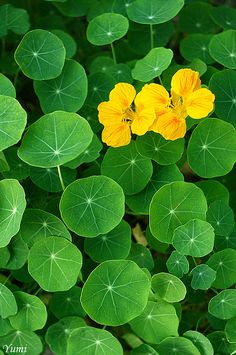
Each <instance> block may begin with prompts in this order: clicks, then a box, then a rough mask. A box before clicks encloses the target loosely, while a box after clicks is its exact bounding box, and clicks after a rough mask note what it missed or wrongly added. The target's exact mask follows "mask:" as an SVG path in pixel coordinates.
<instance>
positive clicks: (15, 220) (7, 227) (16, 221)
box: [0, 179, 26, 248]
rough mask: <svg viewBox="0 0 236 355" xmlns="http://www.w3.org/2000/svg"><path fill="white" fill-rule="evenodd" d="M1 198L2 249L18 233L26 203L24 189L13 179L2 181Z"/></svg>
mask: <svg viewBox="0 0 236 355" xmlns="http://www.w3.org/2000/svg"><path fill="white" fill-rule="evenodd" d="M0 196H1V197H0V235H1V240H0V248H2V247H5V246H6V245H7V244H9V242H10V240H11V238H12V237H13V236H14V235H15V234H16V233H18V231H19V229H20V224H21V219H22V215H23V213H24V210H25V207H26V201H25V193H24V189H23V187H22V186H21V185H20V184H19V182H18V181H17V180H13V179H5V180H1V181H0Z"/></svg>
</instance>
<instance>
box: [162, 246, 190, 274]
mask: <svg viewBox="0 0 236 355" xmlns="http://www.w3.org/2000/svg"><path fill="white" fill-rule="evenodd" d="M166 266H167V270H168V271H169V272H170V273H171V274H173V275H175V276H177V277H182V276H183V275H184V274H187V273H188V271H189V262H188V259H187V258H186V256H185V255H182V254H179V253H178V252H177V251H175V250H174V251H172V253H171V254H170V256H169V258H168V259H167V261H166Z"/></svg>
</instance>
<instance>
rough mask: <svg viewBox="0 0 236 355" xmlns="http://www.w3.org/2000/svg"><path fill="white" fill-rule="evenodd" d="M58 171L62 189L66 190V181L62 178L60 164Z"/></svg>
mask: <svg viewBox="0 0 236 355" xmlns="http://www.w3.org/2000/svg"><path fill="white" fill-rule="evenodd" d="M57 171H58V176H59V180H60V183H61V187H62V190H63V191H64V190H65V184H64V181H63V178H62V175H61V168H60V166H59V165H58V166H57Z"/></svg>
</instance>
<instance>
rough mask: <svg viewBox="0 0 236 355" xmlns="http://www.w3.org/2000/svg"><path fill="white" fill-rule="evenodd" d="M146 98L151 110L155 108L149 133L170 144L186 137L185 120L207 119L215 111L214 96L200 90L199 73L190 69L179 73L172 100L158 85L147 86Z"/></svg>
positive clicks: (172, 88) (172, 84) (174, 80)
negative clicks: (155, 134)
mask: <svg viewBox="0 0 236 355" xmlns="http://www.w3.org/2000/svg"><path fill="white" fill-rule="evenodd" d="M142 91H143V97H144V100H146V103H147V104H148V106H149V107H154V109H155V112H156V119H155V121H154V122H153V125H152V126H151V127H150V130H152V131H154V132H157V133H160V134H161V135H162V136H163V137H164V138H165V139H167V140H175V139H178V138H182V137H184V135H185V133H186V120H185V119H186V117H187V116H189V117H191V118H194V119H199V118H203V117H206V116H207V115H208V114H209V113H210V112H211V111H212V110H213V107H214V105H213V104H214V100H215V96H214V95H213V94H212V92H211V91H210V90H208V89H205V88H201V80H200V78H199V73H198V72H195V71H193V70H191V69H180V70H178V71H177V72H176V73H175V74H174V76H173V77H172V80H171V97H170V96H169V93H168V92H167V91H166V89H165V88H164V87H163V86H161V85H159V84H149V85H145V86H144V88H143V90H142Z"/></svg>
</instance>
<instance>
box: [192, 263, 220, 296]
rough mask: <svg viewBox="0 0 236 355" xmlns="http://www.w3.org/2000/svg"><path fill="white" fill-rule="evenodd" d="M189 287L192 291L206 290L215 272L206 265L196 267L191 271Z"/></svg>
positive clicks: (214, 276)
mask: <svg viewBox="0 0 236 355" xmlns="http://www.w3.org/2000/svg"><path fill="white" fill-rule="evenodd" d="M190 274H191V275H192V277H193V278H192V281H191V286H192V288H193V289H194V290H208V289H209V288H210V287H211V285H212V284H213V282H214V281H215V278H216V271H215V270H213V269H212V268H210V266H208V265H206V264H200V265H197V266H196V267H195V268H193V269H192V271H191V273H190Z"/></svg>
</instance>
